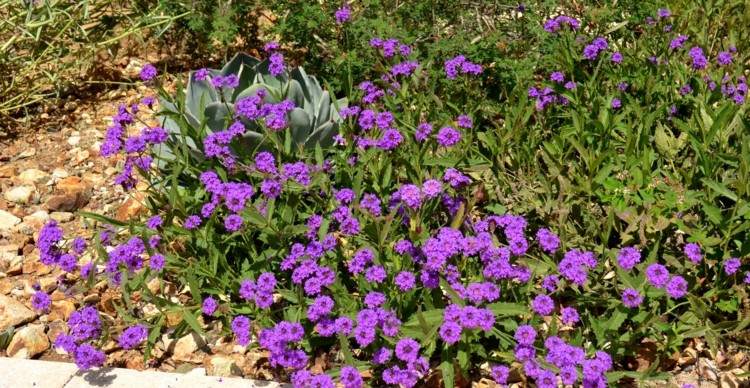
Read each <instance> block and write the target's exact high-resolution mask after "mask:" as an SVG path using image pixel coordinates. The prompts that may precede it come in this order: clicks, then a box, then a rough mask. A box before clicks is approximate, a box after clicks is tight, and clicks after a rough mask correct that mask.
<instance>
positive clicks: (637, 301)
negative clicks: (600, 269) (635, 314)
mask: <svg viewBox="0 0 750 388" xmlns="http://www.w3.org/2000/svg"><path fill="white" fill-rule="evenodd" d="M642 302H643V296H642V295H641V294H640V293H639V292H638V290H635V289H632V288H626V289H625V290H624V291H623V292H622V304H624V305H625V306H627V307H630V308H636V307H638V306H640V305H641V303H642Z"/></svg>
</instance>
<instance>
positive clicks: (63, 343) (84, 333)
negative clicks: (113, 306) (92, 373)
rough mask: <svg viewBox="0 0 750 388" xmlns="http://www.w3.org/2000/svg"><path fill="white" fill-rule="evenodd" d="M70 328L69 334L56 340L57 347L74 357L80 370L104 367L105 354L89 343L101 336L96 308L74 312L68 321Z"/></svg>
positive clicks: (88, 307) (87, 307) (85, 308)
mask: <svg viewBox="0 0 750 388" xmlns="http://www.w3.org/2000/svg"><path fill="white" fill-rule="evenodd" d="M68 327H69V328H70V332H69V334H60V335H59V336H58V337H57V338H56V339H55V346H56V347H58V348H61V349H63V350H64V351H65V352H66V353H68V354H70V355H72V356H73V359H74V360H75V363H76V365H78V367H79V368H80V369H83V370H87V369H90V368H93V367H97V366H102V365H104V360H105V355H104V352H102V351H100V350H97V349H96V348H94V347H93V346H91V345H90V344H88V343H87V341H92V340H96V339H98V338H99V336H101V320H100V318H99V312H98V311H97V310H96V308H94V307H92V306H86V307H83V308H82V309H80V310H77V311H74V312H73V313H72V314H70V318H69V319H68Z"/></svg>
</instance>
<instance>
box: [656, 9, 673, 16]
mask: <svg viewBox="0 0 750 388" xmlns="http://www.w3.org/2000/svg"><path fill="white" fill-rule="evenodd" d="M656 15H657V16H659V18H661V19H666V18H668V17H670V16H672V12H670V11H669V10H668V9H667V8H659V9H658V10H657V11H656Z"/></svg>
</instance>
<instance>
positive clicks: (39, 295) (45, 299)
mask: <svg viewBox="0 0 750 388" xmlns="http://www.w3.org/2000/svg"><path fill="white" fill-rule="evenodd" d="M51 304H52V298H50V296H49V295H47V293H46V292H44V291H37V292H35V293H34V295H32V296H31V306H32V307H33V308H34V310H37V311H47V310H49V306H50V305H51Z"/></svg>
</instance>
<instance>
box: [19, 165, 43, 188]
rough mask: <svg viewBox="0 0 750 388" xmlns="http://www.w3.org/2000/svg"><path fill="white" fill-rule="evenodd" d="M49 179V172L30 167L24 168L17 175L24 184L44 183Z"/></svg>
mask: <svg viewBox="0 0 750 388" xmlns="http://www.w3.org/2000/svg"><path fill="white" fill-rule="evenodd" d="M47 179H49V174H47V173H46V172H44V171H42V170H38V169H36V168H30V169H28V170H24V171H23V172H21V173H20V174H19V175H18V180H20V181H21V183H23V184H26V185H34V184H37V183H44V182H46V181H47Z"/></svg>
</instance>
